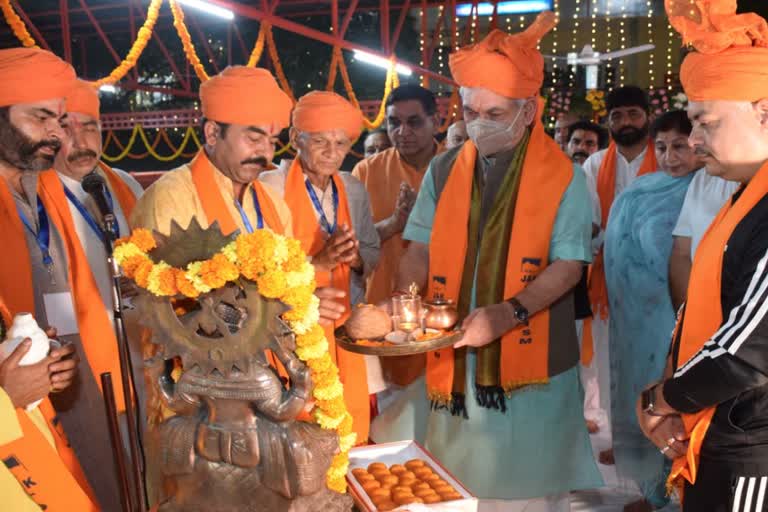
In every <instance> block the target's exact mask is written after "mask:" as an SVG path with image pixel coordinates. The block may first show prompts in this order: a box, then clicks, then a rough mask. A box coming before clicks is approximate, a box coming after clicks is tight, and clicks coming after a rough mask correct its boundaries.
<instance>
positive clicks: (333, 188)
mask: <svg viewBox="0 0 768 512" xmlns="http://www.w3.org/2000/svg"><path fill="white" fill-rule="evenodd" d="M304 185H305V186H306V187H307V192H309V198H310V199H311V200H312V205H313V206H314V207H315V211H316V212H317V214H318V215H319V216H320V227H321V228H323V231H325V232H326V233H328V234H329V235H332V234H333V233H334V232H335V231H336V225H337V224H338V220H339V191H338V189H337V188H336V182H335V181H333V179H331V191H332V193H333V226H331V223H330V222H328V218H327V217H326V216H325V212H324V211H323V206H322V205H321V204H320V200H319V199H318V198H317V194H315V189H314V187H313V186H312V183H310V182H309V180H308V179H305V180H304Z"/></svg>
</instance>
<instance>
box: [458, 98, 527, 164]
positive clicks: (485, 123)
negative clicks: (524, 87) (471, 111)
mask: <svg viewBox="0 0 768 512" xmlns="http://www.w3.org/2000/svg"><path fill="white" fill-rule="evenodd" d="M522 113H523V108H522V107H521V108H520V109H519V110H518V111H517V115H516V116H515V119H513V120H512V123H510V124H509V125H506V124H505V123H501V122H498V121H490V120H486V119H475V120H474V121H470V122H469V123H467V135H469V138H470V139H472V142H474V144H475V147H476V148H477V150H478V151H479V152H480V154H481V155H483V156H491V155H495V154H496V153H499V152H501V151H504V150H506V149H512V147H513V144H514V143H515V142H516V141H517V137H516V135H517V131H518V130H517V120H518V119H519V118H520V114H522Z"/></svg>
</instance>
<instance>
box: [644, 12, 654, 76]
mask: <svg viewBox="0 0 768 512" xmlns="http://www.w3.org/2000/svg"><path fill="white" fill-rule="evenodd" d="M645 5H646V6H647V7H648V42H649V43H653V5H652V4H651V0H646V2H645ZM655 60H656V59H655V58H654V53H653V50H651V55H650V57H649V59H648V78H649V80H650V83H651V87H654V86H655V85H656V78H655V77H654V74H653V68H654V67H655V62H654V61H655Z"/></svg>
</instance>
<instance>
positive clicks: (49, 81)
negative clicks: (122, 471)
mask: <svg viewBox="0 0 768 512" xmlns="http://www.w3.org/2000/svg"><path fill="white" fill-rule="evenodd" d="M0 73H2V75H3V80H2V81H0V176H1V177H2V178H3V179H2V180H0V240H2V243H3V251H2V253H0V296H1V297H2V298H3V301H4V303H5V305H7V310H10V311H13V312H23V311H30V312H34V316H35V318H36V320H37V321H38V323H39V324H40V325H49V324H50V325H54V326H55V327H57V328H58V335H59V339H60V340H62V341H64V342H67V343H68V348H66V349H64V350H59V351H54V352H53V353H51V355H50V356H49V359H48V360H46V361H45V362H44V366H43V367H42V368H37V369H34V370H33V368H32V367H19V366H18V365H17V362H18V361H16V362H14V361H13V360H9V361H6V362H5V363H3V368H2V369H0V386H1V387H2V388H3V389H2V390H0V426H2V428H0V460H3V461H4V462H5V464H4V465H2V474H1V475H0V487H1V488H2V490H0V495H2V496H3V498H2V499H3V505H4V506H5V507H8V508H9V510H36V509H38V508H40V509H43V510H45V509H48V510H84V511H95V510H99V509H100V510H119V508H120V502H119V499H118V496H119V493H118V486H117V482H116V479H115V477H114V474H113V472H111V471H105V470H104V468H108V467H113V464H114V462H113V458H112V451H111V449H110V446H111V445H110V442H109V434H108V429H107V421H106V415H105V413H104V407H103V401H102V397H101V394H100V392H99V386H98V383H97V378H96V375H98V374H100V373H102V372H105V371H109V372H112V374H113V376H115V383H118V384H119V382H120V377H119V376H120V366H119V361H118V354H117V342H116V340H115V335H114V331H113V329H112V325H111V323H110V320H109V317H108V315H107V312H106V306H105V304H104V303H103V302H102V299H101V297H100V295H99V291H98V288H97V286H96V283H95V281H94V279H93V275H92V273H91V270H90V267H89V262H88V259H87V257H86V256H85V254H84V253H83V250H82V248H81V246H80V244H79V243H78V234H77V231H76V230H75V227H74V223H73V220H72V216H71V214H70V210H69V207H68V205H67V199H66V196H65V194H64V189H63V187H62V185H61V181H60V179H59V176H58V175H57V174H56V172H55V171H54V170H53V169H52V165H53V163H54V158H55V157H56V155H57V153H58V152H59V150H60V149H61V147H62V145H63V144H64V143H65V142H64V141H65V139H66V134H65V130H64V128H63V127H62V123H64V122H65V120H66V110H65V109H66V107H65V98H66V97H67V96H68V94H69V93H70V91H71V90H72V88H73V87H74V86H75V80H76V78H75V73H74V70H73V69H72V67H71V66H70V65H69V64H67V63H66V62H64V61H62V60H61V59H59V58H58V57H56V56H55V55H53V54H52V53H50V52H48V51H43V50H39V49H29V48H17V49H12V50H0ZM0 309H2V308H0ZM7 310H6V311H7ZM6 320H8V319H7V318H6ZM73 351H75V352H77V354H78V355H79V358H80V360H82V362H81V363H79V364H78V359H77V358H70V359H65V358H66V357H67V356H70V355H72V353H73ZM76 365H77V369H78V370H79V377H78V383H77V385H76V386H69V385H68V384H69V383H70V382H71V381H72V379H73V377H74V372H75V370H76ZM25 369H26V370H25ZM9 371H10V373H8V372H9ZM41 371H42V374H41V373H40V372H41ZM36 374H37V375H38V376H40V375H42V377H43V378H46V379H48V380H49V385H50V387H49V388H48V391H57V392H60V393H56V394H54V395H51V396H50V400H49V399H48V398H46V396H45V395H47V391H45V388H44V387H43V388H42V390H43V393H44V394H43V395H41V394H40V393H41V390H40V386H39V385H38V384H37V383H35V382H33V380H34V379H35V375H36ZM17 379H19V380H22V381H23V382H25V383H24V384H22V386H21V389H23V390H24V391H25V392H29V391H31V390H34V394H35V396H31V397H30V396H26V399H20V398H19V394H18V391H19V386H17V384H19V382H17V381H16V380H17ZM25 379H32V380H25ZM12 384H13V385H15V386H13V387H14V390H13V391H12V386H11V385H12ZM6 391H7V392H6ZM116 394H117V396H118V402H119V407H120V408H121V409H122V408H123V404H122V400H121V399H120V398H121V397H122V389H121V388H120V386H119V385H118V386H117V389H116ZM22 398H23V397H22ZM30 398H32V399H30ZM40 398H44V400H43V402H42V403H41V404H40V408H39V409H37V410H33V411H31V412H26V411H24V409H23V408H22V407H23V406H24V405H25V404H26V403H30V402H34V401H35V400H33V399H40ZM28 399H29V400H28ZM65 433H66V437H67V438H68V440H67V439H66V438H65V437H64V434H65ZM9 473H10V475H9ZM13 484H15V485H13ZM24 491H26V493H25V492H24ZM27 494H28V495H29V496H27ZM19 496H21V499H19Z"/></svg>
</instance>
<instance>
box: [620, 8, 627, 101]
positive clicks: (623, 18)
mask: <svg viewBox="0 0 768 512" xmlns="http://www.w3.org/2000/svg"><path fill="white" fill-rule="evenodd" d="M626 19H627V0H621V18H619V39H620V41H621V42H620V43H619V48H621V49H622V50H624V49H626V48H627V34H626V32H625V26H624V24H625V21H626ZM619 87H624V59H623V58H622V59H619Z"/></svg>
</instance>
